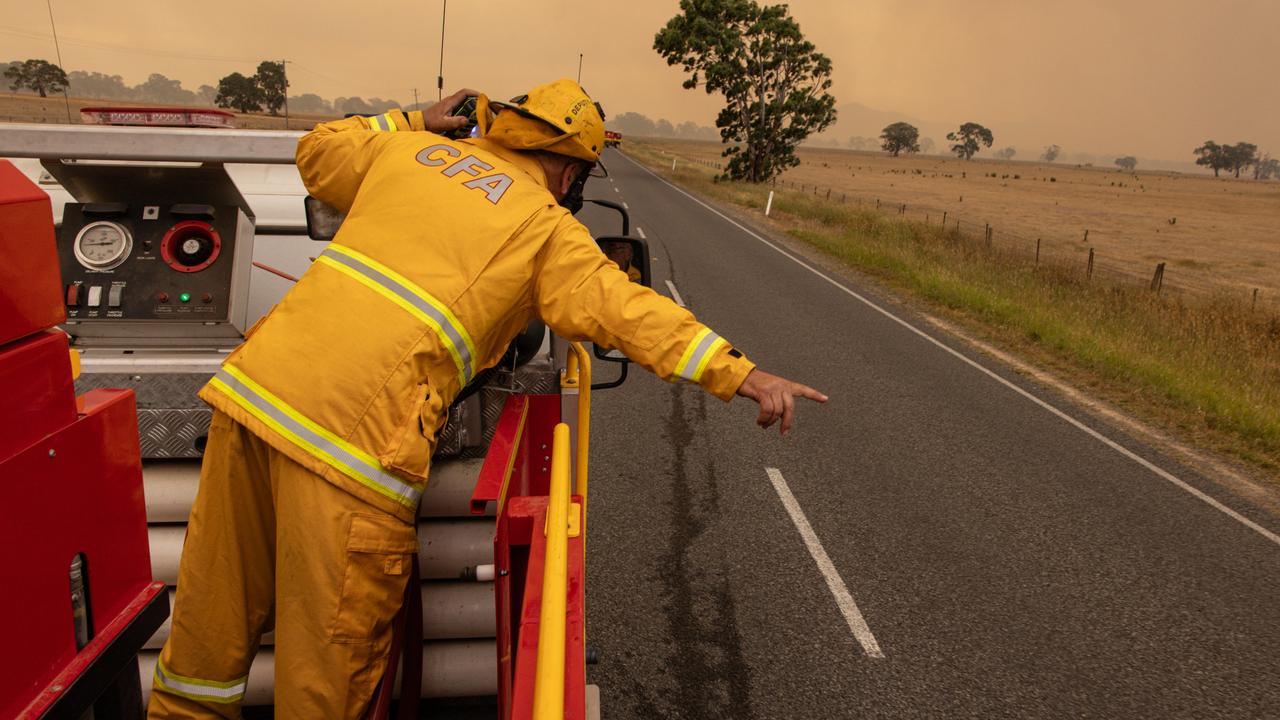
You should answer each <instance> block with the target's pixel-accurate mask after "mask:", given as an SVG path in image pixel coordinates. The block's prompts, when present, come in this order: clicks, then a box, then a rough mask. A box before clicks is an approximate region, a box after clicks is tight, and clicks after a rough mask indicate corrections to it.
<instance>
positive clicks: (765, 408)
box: [738, 368, 827, 437]
mask: <svg viewBox="0 0 1280 720" xmlns="http://www.w3.org/2000/svg"><path fill="white" fill-rule="evenodd" d="M738 394H739V395H741V396H742V397H745V398H750V399H752V400H755V401H756V402H757V403H759V405H760V416H759V417H757V418H756V424H757V425H759V426H760V427H762V428H767V427H769V426H771V425H773V424H774V423H775V422H777V421H778V419H779V418H781V419H782V427H781V430H782V436H783V437H786V435H787V433H788V432H790V431H791V420H792V415H793V414H794V413H795V398H797V397H805V398H809V399H810V400H813V401H816V402H820V403H825V402H826V401H827V396H826V395H823V394H822V393H820V392H818V391H817V390H814V389H813V388H811V387H809V386H807V385H801V384H800V383H796V382H791V381H790V380H788V379H786V378H782V377H778V376H777V375H770V374H769V373H767V372H764V371H763V370H760V369H758V368H757V369H755V370H752V371H751V372H750V373H749V374H748V375H747V379H746V380H743V381H742V386H741V387H739V388H738Z"/></svg>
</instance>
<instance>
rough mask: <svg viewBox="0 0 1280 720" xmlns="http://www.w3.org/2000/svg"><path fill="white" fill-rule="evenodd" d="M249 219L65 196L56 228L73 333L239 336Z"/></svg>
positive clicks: (189, 206) (191, 207)
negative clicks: (68, 199) (82, 200)
mask: <svg viewBox="0 0 1280 720" xmlns="http://www.w3.org/2000/svg"><path fill="white" fill-rule="evenodd" d="M252 249H253V226H252V222H251V221H250V220H249V219H248V218H247V217H246V216H245V214H244V213H243V212H242V211H241V210H240V209H239V208H237V207H235V206H228V205H222V206H215V205H203V204H195V203H185V204H169V205H163V204H154V205H151V204H146V203H112V202H100V203H68V204H67V205H66V206H65V208H64V210H63V214H62V227H61V229H60V231H59V234H58V254H59V262H60V263H61V270H62V281H63V291H64V301H65V303H66V309H67V331H68V332H69V333H70V334H71V335H72V336H73V337H91V338H104V337H113V336H114V337H129V338H133V339H137V338H139V337H145V336H148V335H153V336H157V337H181V336H186V337H193V336H196V337H198V336H206V337H238V336H239V334H240V332H241V331H242V330H243V329H244V319H245V318H244V314H245V296H246V293H245V289H246V286H247V282H248V277H247V275H248V265H249V263H250V260H251V257H250V255H251V253H252Z"/></svg>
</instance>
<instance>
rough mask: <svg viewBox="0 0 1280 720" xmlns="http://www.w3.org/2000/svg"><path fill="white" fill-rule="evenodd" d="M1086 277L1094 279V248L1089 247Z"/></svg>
mask: <svg viewBox="0 0 1280 720" xmlns="http://www.w3.org/2000/svg"><path fill="white" fill-rule="evenodd" d="M1085 277H1086V278H1088V279H1089V280H1092V279H1093V248H1089V268H1088V270H1086V271H1085Z"/></svg>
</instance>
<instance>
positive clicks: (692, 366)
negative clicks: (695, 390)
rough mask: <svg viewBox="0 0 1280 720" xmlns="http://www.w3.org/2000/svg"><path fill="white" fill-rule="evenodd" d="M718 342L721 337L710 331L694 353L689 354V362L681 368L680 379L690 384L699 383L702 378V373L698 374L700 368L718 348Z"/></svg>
mask: <svg viewBox="0 0 1280 720" xmlns="http://www.w3.org/2000/svg"><path fill="white" fill-rule="evenodd" d="M718 340H720V336H719V335H717V334H715V333H713V332H710V331H708V332H707V334H706V335H704V336H703V338H702V341H701V342H699V343H698V345H697V347H695V348H694V349H693V352H692V353H690V354H689V360H688V361H687V362H686V363H685V364H684V366H683V367H681V368H679V374H680V377H681V378H683V379H685V380H688V381H690V382H698V380H699V379H701V376H702V373H700V372H698V366H699V365H701V364H702V361H703V359H704V358H706V356H707V353H708V352H709V351H711V349H712V348H713V347H715V346H716V344H717V342H716V341H718Z"/></svg>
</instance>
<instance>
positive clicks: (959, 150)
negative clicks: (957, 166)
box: [947, 122, 995, 160]
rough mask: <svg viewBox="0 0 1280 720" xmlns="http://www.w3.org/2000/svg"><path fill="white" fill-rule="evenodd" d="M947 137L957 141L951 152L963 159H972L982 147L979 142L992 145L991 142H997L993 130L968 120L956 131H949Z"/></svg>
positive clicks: (954, 141)
mask: <svg viewBox="0 0 1280 720" xmlns="http://www.w3.org/2000/svg"><path fill="white" fill-rule="evenodd" d="M947 139H948V140H950V141H951V142H953V143H955V144H954V145H952V146H951V152H953V153H955V154H956V155H957V156H959V157H960V159H962V160H970V159H972V158H973V156H974V154H975V153H977V152H978V150H979V149H980V146H979V143H981V144H982V145H986V146H987V147H991V143H993V142H995V136H993V135H992V134H991V131H990V130H988V129H986V128H984V127H982V126H981V125H979V124H978V123H975V122H967V123H965V124H963V125H961V126H960V129H959V130H957V131H956V132H949V133H947Z"/></svg>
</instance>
